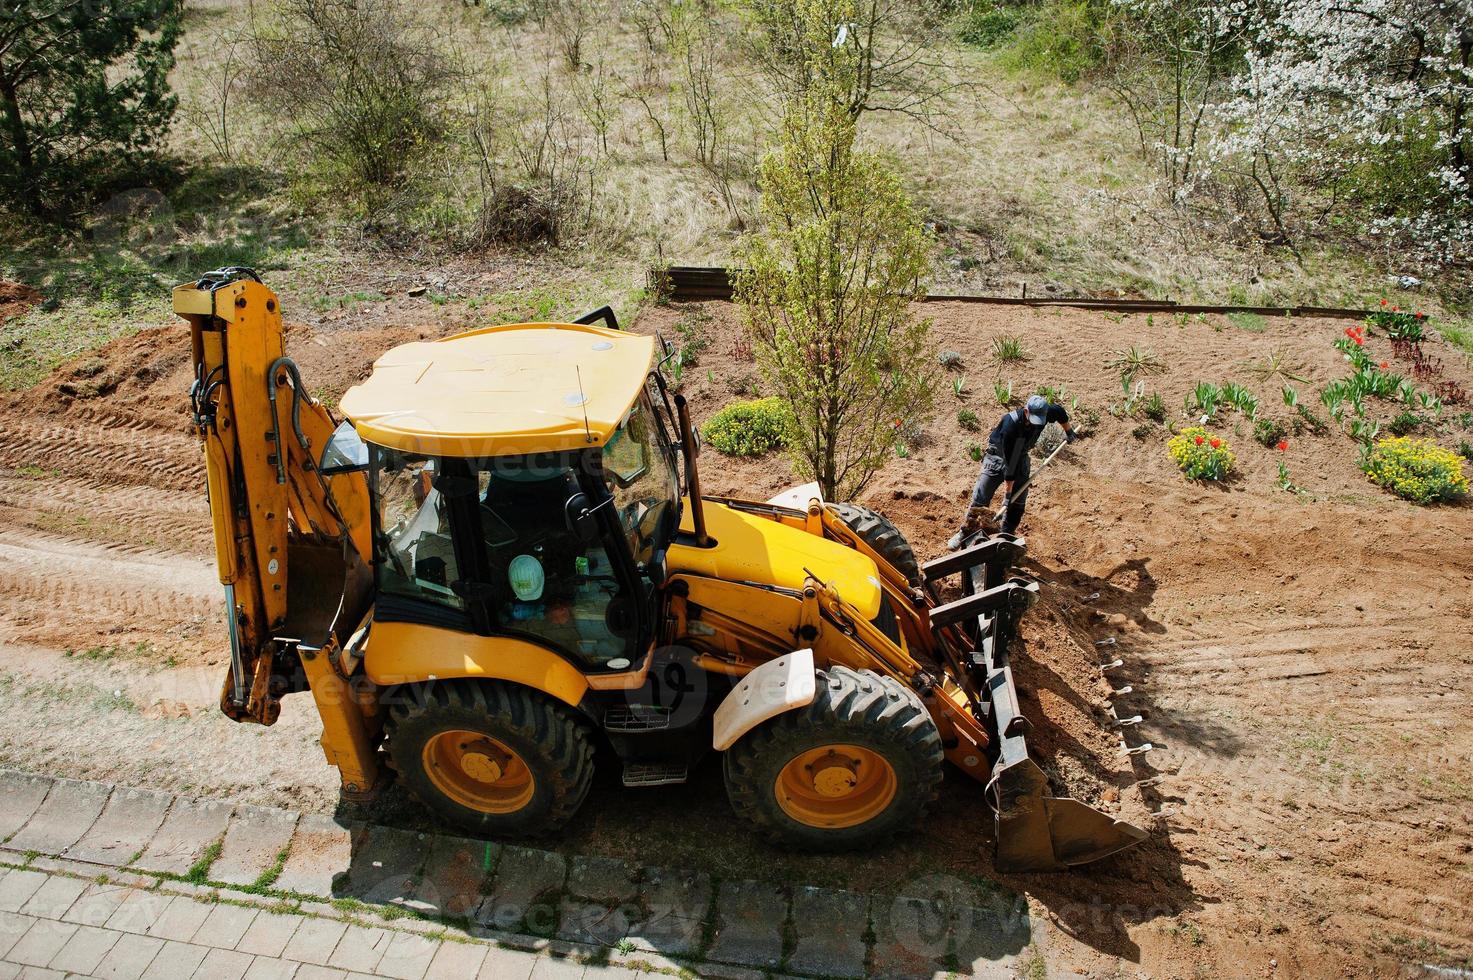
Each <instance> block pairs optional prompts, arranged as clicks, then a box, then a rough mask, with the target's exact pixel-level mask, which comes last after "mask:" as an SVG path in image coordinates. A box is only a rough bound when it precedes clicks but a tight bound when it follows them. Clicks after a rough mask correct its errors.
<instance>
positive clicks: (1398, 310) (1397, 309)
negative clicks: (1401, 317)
mask: <svg viewBox="0 0 1473 980" xmlns="http://www.w3.org/2000/svg"><path fill="white" fill-rule="evenodd" d="M1391 312H1392V313H1400V312H1401V307H1399V306H1393V307H1392V308H1391Z"/></svg>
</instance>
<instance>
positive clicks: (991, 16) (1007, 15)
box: [956, 6, 1023, 49]
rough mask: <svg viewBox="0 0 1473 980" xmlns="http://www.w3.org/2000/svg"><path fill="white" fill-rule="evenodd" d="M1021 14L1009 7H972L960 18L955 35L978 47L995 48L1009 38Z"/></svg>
mask: <svg viewBox="0 0 1473 980" xmlns="http://www.w3.org/2000/svg"><path fill="white" fill-rule="evenodd" d="M1022 19H1023V15H1022V13H1021V12H1019V11H1018V10H1016V9H1014V8H1011V7H983V6H977V7H973V8H972V9H971V10H970V11H968V12H967V14H966V16H965V17H963V18H962V22H961V24H960V25H959V27H958V28H957V32H956V33H957V37H959V38H961V39H962V40H963V41H965V42H966V43H967V44H970V45H972V46H973V47H978V48H983V49H987V48H995V47H997V46H998V45H1000V44H1002V43H1003V42H1004V41H1007V40H1008V39H1010V38H1011V37H1012V36H1013V34H1014V32H1016V31H1017V29H1018V24H1019V22H1021V21H1022Z"/></svg>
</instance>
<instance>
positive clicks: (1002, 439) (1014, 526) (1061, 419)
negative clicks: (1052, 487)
mask: <svg viewBox="0 0 1473 980" xmlns="http://www.w3.org/2000/svg"><path fill="white" fill-rule="evenodd" d="M1050 422H1057V423H1059V425H1060V426H1062V427H1063V429H1064V440H1065V441H1066V442H1073V441H1074V440H1075V439H1078V438H1079V436H1078V434H1077V433H1075V431H1074V429H1073V428H1072V427H1071V426H1070V424H1069V413H1068V412H1066V411H1064V407H1063V406H1062V405H1055V404H1053V403H1051V402H1050V401H1049V400H1048V399H1047V398H1044V397H1043V396H1042V395H1034V396H1032V397H1031V398H1029V399H1028V404H1026V405H1024V406H1023V407H1022V408H1015V409H1013V410H1012V411H1011V412H1008V413H1007V414H1006V415H1004V416H1003V417H1002V419H1001V420H1000V421H999V422H998V423H997V425H996V426H994V427H993V430H992V432H991V434H990V435H988V437H987V454H986V455H985V456H983V457H982V472H981V473H979V474H978V475H977V485H976V486H975V487H974V488H973V489H972V502H971V505H970V506H969V507H968V508H967V517H966V520H965V521H964V522H963V523H962V527H961V530H960V531H957V532H956V533H955V534H953V535H952V536H951V540H950V541H948V542H947V543H946V544H947V547H948V548H950V549H951V550H952V551H955V550H956V549H958V548H960V547H961V544H962V542H963V541H964V540H966V539H967V538H968V537H970V536H971V535H973V534H975V533H976V532H977V531H979V530H981V529H982V527H983V522H984V521H986V520H987V519H988V517H989V514H988V508H989V507H990V506H991V504H992V498H993V495H994V494H996V493H997V488H998V487H999V486H1002V487H1006V496H1005V497H1004V498H1003V499H1004V500H1006V501H1007V512H1006V514H1005V515H1004V516H1003V521H1002V531H1003V533H1004V534H1013V533H1015V532H1016V531H1017V530H1018V524H1019V522H1020V521H1022V520H1023V508H1024V507H1025V506H1026V505H1027V503H1028V480H1029V464H1028V453H1029V451H1030V450H1031V449H1032V448H1033V445H1034V443H1036V442H1038V437H1039V436H1040V435H1042V434H1043V427H1044V426H1045V425H1048V424H1049V423H1050ZM1015 487H1016V490H1015V489H1014V488H1015Z"/></svg>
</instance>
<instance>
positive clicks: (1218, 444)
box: [1212, 439, 1222, 449]
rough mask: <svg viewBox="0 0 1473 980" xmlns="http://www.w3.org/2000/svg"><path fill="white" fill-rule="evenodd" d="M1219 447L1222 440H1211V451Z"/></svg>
mask: <svg viewBox="0 0 1473 980" xmlns="http://www.w3.org/2000/svg"><path fill="white" fill-rule="evenodd" d="M1221 446H1222V440H1221V439H1213V440H1212V448H1213V449H1217V448H1219V447H1221Z"/></svg>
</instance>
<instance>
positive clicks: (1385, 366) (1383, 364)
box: [1381, 361, 1391, 371]
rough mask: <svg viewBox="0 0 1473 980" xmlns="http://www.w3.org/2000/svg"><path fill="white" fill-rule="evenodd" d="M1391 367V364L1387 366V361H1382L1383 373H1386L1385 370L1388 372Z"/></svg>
mask: <svg viewBox="0 0 1473 980" xmlns="http://www.w3.org/2000/svg"><path fill="white" fill-rule="evenodd" d="M1389 367H1391V365H1390V364H1387V363H1386V362H1385V361H1382V362H1381V370H1383V371H1384V370H1386V369H1387V368H1389Z"/></svg>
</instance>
